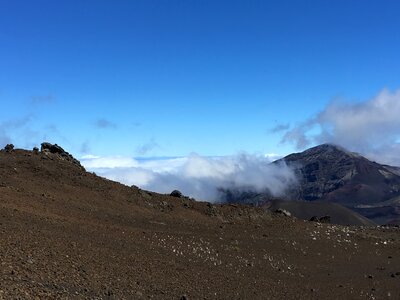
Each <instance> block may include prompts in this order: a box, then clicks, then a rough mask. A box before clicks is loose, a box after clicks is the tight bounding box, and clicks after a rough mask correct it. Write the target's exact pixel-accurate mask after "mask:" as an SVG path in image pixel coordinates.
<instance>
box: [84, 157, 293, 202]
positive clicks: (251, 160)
mask: <svg viewBox="0 0 400 300" xmlns="http://www.w3.org/2000/svg"><path fill="white" fill-rule="evenodd" d="M81 162H82V164H83V165H84V166H85V167H86V168H87V169H88V170H89V171H93V172H95V173H96V174H98V175H100V176H103V177H106V178H108V179H111V180H115V181H119V182H122V183H124V184H127V185H136V186H139V187H140V188H143V189H147V190H151V191H155V192H159V193H170V192H171V191H172V190H174V189H178V190H180V191H181V192H182V193H183V194H184V195H186V196H190V197H193V198H195V199H197V200H207V201H212V202H217V201H219V200H220V199H219V189H221V188H222V189H235V190H239V191H255V192H264V191H269V192H270V193H271V194H272V195H274V196H283V195H284V193H285V191H286V189H287V188H288V187H290V186H292V185H294V184H296V183H297V180H296V176H295V174H294V172H293V170H291V169H290V168H289V167H287V166H286V165H285V164H284V163H281V164H270V162H271V161H270V160H269V159H268V157H265V156H256V155H249V154H240V155H236V156H229V157H204V156H200V155H197V154H191V155H190V156H188V157H182V158H169V159H148V160H136V159H133V158H129V157H97V156H85V157H83V158H82V159H81Z"/></svg>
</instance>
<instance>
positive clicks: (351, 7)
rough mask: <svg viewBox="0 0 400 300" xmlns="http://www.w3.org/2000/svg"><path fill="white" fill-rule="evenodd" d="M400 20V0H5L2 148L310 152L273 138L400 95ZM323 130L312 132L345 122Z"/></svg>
mask: <svg viewBox="0 0 400 300" xmlns="http://www.w3.org/2000/svg"><path fill="white" fill-rule="evenodd" d="M399 11H400V2H398V1H390V0H388V1H367V0H366V1H351V0H350V1H349V0H347V1H342V0H335V1H322V0H320V1H300V0H299V1H249V0H246V1H233V0H230V1H215V0H214V1H189V0H187V1H173V0H171V1H162V0H160V1H152V0H146V1H101V0H96V1H41V0H38V1H18V0H13V1H5V0H0V103H1V110H0V141H2V142H13V143H14V144H15V145H16V146H19V147H32V146H33V145H35V144H36V145H38V144H39V143H40V142H42V141H43V140H48V141H50V142H54V143H58V144H60V145H62V146H63V147H64V148H66V149H68V150H69V151H70V152H72V153H73V154H74V155H75V156H77V157H80V156H83V155H85V154H95V155H100V156H107V155H124V156H186V155H188V154H189V153H191V152H196V153H199V154H201V155H205V156H214V155H217V156H223V155H230V154H235V153H237V152H241V151H245V152H249V153H258V154H260V153H279V154H286V153H289V152H292V151H295V150H298V148H299V147H297V148H296V143H293V142H290V141H289V142H286V143H283V144H282V143H281V141H282V137H283V136H284V135H285V130H282V131H278V132H272V131H271V129H273V128H276V127H277V126H281V128H285V129H286V133H288V132H289V133H291V135H289V136H290V137H291V138H292V137H293V136H294V134H293V132H294V131H293V130H296V129H298V130H300V131H301V130H303V131H306V130H308V129H307V128H305V127H306V126H304V124H305V123H307V122H310V120H313V118H315V117H316V116H318V114H319V113H320V112H321V111H322V112H323V111H332V109H331V110H329V108H330V105H331V103H332V101H339V102H341V103H346V105H352V106H351V107H352V108H354V110H352V111H354V112H355V113H358V112H359V110H357V107H358V106H357V104H359V105H364V104H366V103H368V101H370V100H371V99H375V98H374V97H378V96H377V95H379V93H381V91H382V90H384V89H387V91H389V93H395V91H396V90H397V89H399V88H400V59H399V53H400V34H399V31H400V18H399V17H398V13H399ZM393 99H394V100H393ZM393 99H392V100H391V101H392V103H393V102H396V101H398V99H399V100H400V97H397V96H396V97H395V98H393ZM378 102H379V101H378ZM378 102H377V103H378ZM346 105H342V107H344V108H345V107H346ZM369 107H371V106H369ZM368 111H370V110H368ZM372 111H373V109H372ZM335 112H337V110H336V111H335ZM339 114H340V112H339ZM325 115H327V114H325ZM329 116H331V115H329ZM349 118H351V116H349ZM319 120H320V121H318V122H315V120H314V121H311V123H312V122H314V123H313V126H314V127H315V126H317V127H318V128H317V129H312V130H321V128H320V127H321V126H324V125H323V124H325V123H324V122H325V121H326V120H328V121H329V122H331V123H332V122H333V124H336V123H334V121H332V120H337V119H333V118H328V117H327V118H325V119H323V120H321V119H319ZM393 122H395V121H393ZM331 123H330V124H331ZM321 124H322V125H321ZM363 124H364V123H363ZM379 124H381V123H379ZM328 125H329V124H328ZM329 126H331V125H329ZM329 126H328V127H329ZM349 126H352V125H351V124H350V125H349ZM385 126H386V125H385ZM388 126H389V125H388ZM380 128H381V127H380ZM399 128H400V127H399V126H398V123H396V124H395V125H393V128H392V131H393V133H392V139H391V141H396V139H398V134H397V133H398V132H399V131H398V129H399ZM290 130H292V131H290ZM357 130H359V128H358V127H357ZM357 132H359V131H357ZM297 133H298V132H297ZM286 136H288V135H286ZM327 136H328V135H324V137H327ZM331 136H332V135H329V137H331ZM297 137H298V136H296V138H297ZM332 139H333V140H334V141H336V140H337V139H336V140H335V139H334V138H332ZM287 140H288V139H286V141H287ZM317 141H318V139H314V140H312V141H311V143H309V144H307V146H309V145H312V144H315V143H316V142H317ZM323 141H326V139H325V140H323ZM327 141H329V139H328V140H327ZM397 141H398V140H397ZM367 144H368V143H365V145H367ZM297 145H298V146H299V145H300V148H301V146H302V145H304V147H305V146H306V144H304V143H303V144H297ZM357 145H358V144H357ZM365 145H364V144H363V147H364V148H360V149H364V150H365V149H366V148H365V147H366V146H365ZM349 146H350V148H351V145H349ZM365 151H366V152H368V149H367V150H365Z"/></svg>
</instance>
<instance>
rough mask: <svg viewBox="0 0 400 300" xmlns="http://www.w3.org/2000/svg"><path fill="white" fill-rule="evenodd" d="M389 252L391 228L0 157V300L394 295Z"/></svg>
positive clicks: (395, 275) (399, 284)
mask: <svg viewBox="0 0 400 300" xmlns="http://www.w3.org/2000/svg"><path fill="white" fill-rule="evenodd" d="M50 145H51V144H50ZM60 148H61V147H60ZM61 149H62V148H61ZM399 250H400V231H399V229H398V228H395V227H393V228H389V227H365V226H364V227H346V226H340V225H333V224H325V223H320V222H308V221H303V220H299V219H297V218H294V217H289V216H285V214H284V213H271V212H268V211H265V210H264V209H262V208H257V207H251V206H246V205H234V204H226V205H212V204H210V203H206V202H195V201H193V200H191V199H188V198H185V197H183V196H182V195H180V194H179V193H177V192H175V193H173V195H172V196H170V195H160V194H156V193H152V192H148V191H144V190H141V189H138V188H135V187H128V186H124V185H122V184H119V183H116V182H113V181H109V180H106V179H104V178H100V177H98V176H96V175H95V174H92V173H88V172H86V171H85V170H84V169H83V168H82V166H80V164H79V162H77V161H76V160H75V159H74V158H73V157H72V156H70V155H69V154H67V152H65V151H64V150H63V149H62V151H61V150H60V149H59V148H57V147H56V148H53V147H51V146H49V145H44V146H43V147H42V149H41V151H39V150H38V149H35V150H34V151H26V150H19V149H14V148H13V147H9V148H8V149H5V150H3V151H0V262H1V268H0V278H1V280H0V299H338V298H343V299H399V298H400V254H399V253H400V251H399Z"/></svg>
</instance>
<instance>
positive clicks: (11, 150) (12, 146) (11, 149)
mask: <svg viewBox="0 0 400 300" xmlns="http://www.w3.org/2000/svg"><path fill="white" fill-rule="evenodd" d="M4 150H5V151H6V152H13V151H14V145H13V144H7V145H6V146H5V147H4Z"/></svg>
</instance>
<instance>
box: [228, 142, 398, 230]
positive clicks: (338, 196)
mask: <svg viewBox="0 0 400 300" xmlns="http://www.w3.org/2000/svg"><path fill="white" fill-rule="evenodd" d="M283 162H284V163H286V164H287V165H288V166H289V167H290V168H292V169H293V170H294V172H295V174H296V176H297V178H298V185H296V186H292V187H289V189H288V191H287V194H286V196H285V200H299V201H311V202H313V201H322V202H324V201H325V202H332V203H337V204H340V205H342V206H344V207H347V208H349V209H351V210H352V211H354V212H357V213H359V214H361V215H363V216H365V217H367V218H369V219H370V220H372V221H374V222H376V223H378V224H386V223H390V222H399V220H400V168H399V167H394V166H388V165H381V164H378V163H376V162H373V161H370V160H368V159H367V158H365V157H363V156H362V155H360V154H358V153H354V152H351V151H348V150H346V149H345V148H343V147H340V146H337V145H333V144H322V145H319V146H316V147H313V148H310V149H307V150H305V151H303V152H300V153H293V154H290V155H288V156H286V157H284V158H282V159H279V160H277V161H275V162H273V163H274V164H279V163H283ZM226 199H227V200H228V202H235V201H236V200H239V202H244V203H247V204H249V203H253V204H256V205H263V204H265V203H266V202H268V201H272V200H274V199H273V198H272V197H271V195H270V194H269V193H268V191H266V192H265V193H251V192H246V193H239V194H235V193H234V192H230V193H227V197H226Z"/></svg>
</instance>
